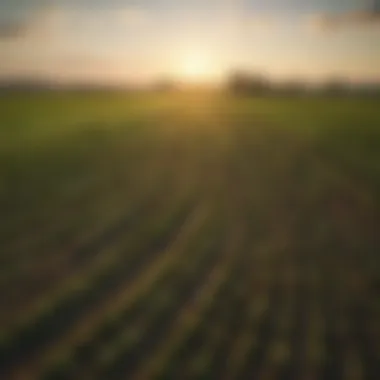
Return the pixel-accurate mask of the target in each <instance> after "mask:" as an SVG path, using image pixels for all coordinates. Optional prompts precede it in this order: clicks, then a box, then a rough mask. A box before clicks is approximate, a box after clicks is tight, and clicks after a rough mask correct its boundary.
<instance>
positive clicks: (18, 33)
mask: <svg viewBox="0 0 380 380" xmlns="http://www.w3.org/2000/svg"><path fill="white" fill-rule="evenodd" d="M63 15H64V14H63V12H62V10H60V9H58V8H54V7H46V8H42V9H37V10H34V11H30V12H29V13H28V14H27V15H24V17H22V18H21V17H19V18H13V19H9V20H3V21H0V39H2V40H14V39H20V38H29V37H46V36H48V35H49V34H51V33H52V32H53V31H54V28H55V26H57V25H58V24H59V22H60V20H61V19H62V16H63Z"/></svg>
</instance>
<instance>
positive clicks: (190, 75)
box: [178, 52, 217, 82]
mask: <svg viewBox="0 0 380 380" xmlns="http://www.w3.org/2000/svg"><path fill="white" fill-rule="evenodd" d="M216 71H217V70H216V67H215V65H214V64H213V62H212V60H211V58H210V57H208V56H207V55H205V54H202V53H200V52H199V53H187V54H185V55H184V56H183V57H182V58H181V60H180V63H179V67H178V75H179V76H180V77H181V78H182V79H184V80H186V81H190V82H199V81H207V80H210V79H212V78H213V77H214V76H215V74H216Z"/></svg>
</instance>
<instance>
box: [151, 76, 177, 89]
mask: <svg viewBox="0 0 380 380" xmlns="http://www.w3.org/2000/svg"><path fill="white" fill-rule="evenodd" d="M153 88H154V90H155V91H158V92H169V91H173V90H175V89H177V88H178V84H177V83H176V82H175V81H174V80H171V79H167V78H163V79H160V80H158V81H157V82H156V83H155V84H154V85H153Z"/></svg>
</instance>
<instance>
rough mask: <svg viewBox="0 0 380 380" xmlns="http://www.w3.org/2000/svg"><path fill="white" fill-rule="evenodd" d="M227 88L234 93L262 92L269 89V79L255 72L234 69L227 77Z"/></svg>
mask: <svg viewBox="0 0 380 380" xmlns="http://www.w3.org/2000/svg"><path fill="white" fill-rule="evenodd" d="M227 88H228V90H229V91H231V92H232V93H235V94H254V95H255V94H263V93H266V92H268V91H269V90H270V83H269V81H268V80H267V79H266V78H265V77H263V76H261V75H257V74H251V73H248V72H245V71H234V72H233V73H232V74H231V75H230V77H229V78H228V82H227Z"/></svg>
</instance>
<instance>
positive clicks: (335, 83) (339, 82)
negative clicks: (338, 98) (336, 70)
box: [322, 78, 350, 95]
mask: <svg viewBox="0 0 380 380" xmlns="http://www.w3.org/2000/svg"><path fill="white" fill-rule="evenodd" d="M322 92H323V93H324V94H327V95H344V94H348V93H349V92H350V88H349V85H348V83H347V81H346V80H345V79H344V78H331V79H330V80H328V81H327V82H326V83H325V85H324V86H323V89H322Z"/></svg>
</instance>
